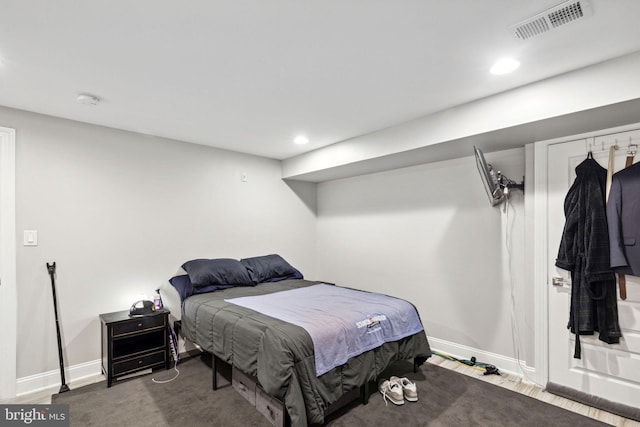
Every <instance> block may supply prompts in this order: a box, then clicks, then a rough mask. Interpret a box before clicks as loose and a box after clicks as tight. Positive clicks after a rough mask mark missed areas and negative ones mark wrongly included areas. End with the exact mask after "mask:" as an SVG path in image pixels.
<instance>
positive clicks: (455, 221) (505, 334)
mask: <svg viewBox="0 0 640 427" xmlns="http://www.w3.org/2000/svg"><path fill="white" fill-rule="evenodd" d="M469 154H471V153H469ZM486 157H487V160H488V161H489V162H490V163H492V164H494V165H495V166H496V167H497V168H498V169H500V170H501V171H502V172H503V173H504V174H505V175H506V176H508V177H510V178H511V179H513V180H516V181H518V182H520V181H521V180H522V177H523V176H524V170H525V154H524V149H512V150H507V151H501V152H496V153H491V154H488V155H487V156H486ZM512 194H513V196H512V199H511V201H512V204H511V210H510V211H509V217H508V218H507V215H506V212H505V211H503V209H502V208H499V207H491V206H490V204H489V201H488V198H487V196H486V194H485V191H484V189H483V187H482V183H481V181H480V176H479V175H478V171H477V169H476V165H475V160H474V158H473V156H470V157H465V158H460V159H455V160H448V161H443V162H438V163H431V164H426V165H421V166H413V167H408V168H403V169H397V170H392V171H386V172H380V173H375V174H370V175H362V176H358V177H353V178H345V179H341V180H335V181H328V182H325V183H321V184H318V250H317V253H318V261H319V271H320V273H321V278H322V280H326V281H332V282H336V283H339V284H343V285H346V286H351V287H355V288H359V289H366V290H371V291H376V292H383V293H387V294H390V295H394V296H398V297H402V298H406V299H408V300H409V301H411V302H413V303H414V304H415V305H416V307H417V308H418V311H419V313H420V316H421V319H422V321H423V323H424V325H425V329H426V332H427V334H428V335H429V337H430V338H434V339H435V340H436V341H439V340H442V341H445V342H449V343H454V344H455V345H457V346H459V347H458V348H459V349H463V348H465V347H469V348H472V349H480V350H482V351H483V352H485V353H487V352H488V353H494V354H497V355H500V356H505V357H507V358H513V357H514V356H515V351H514V347H513V344H512V337H513V335H512V329H511V283H512V282H511V281H513V284H514V286H515V288H514V289H515V295H514V299H515V301H516V317H517V319H518V325H519V326H518V329H519V333H520V334H521V335H520V340H521V341H522V345H521V348H520V350H519V351H520V353H521V354H520V357H521V358H522V359H524V360H527V364H528V365H529V366H531V365H533V360H534V357H533V351H532V350H533V335H532V332H531V329H532V327H531V325H527V324H525V323H527V322H531V319H532V318H533V290H532V289H527V288H525V282H526V278H525V275H524V271H525V259H524V248H525V243H524V236H525V221H524V197H523V195H522V193H521V192H519V191H514V192H513V193H512ZM507 219H508V224H509V226H510V227H507ZM508 228H509V230H508V231H507V229H508ZM507 232H508V233H509V238H508V239H507V236H506V233H507ZM506 242H508V243H509V248H510V252H511V257H510V260H511V264H509V262H508V260H509V257H508V254H507V246H506ZM432 345H433V346H434V347H438V342H436V343H435V345H434V343H432ZM472 355H474V354H461V356H465V357H471V356H472ZM476 355H477V354H476ZM479 360H480V359H479Z"/></svg>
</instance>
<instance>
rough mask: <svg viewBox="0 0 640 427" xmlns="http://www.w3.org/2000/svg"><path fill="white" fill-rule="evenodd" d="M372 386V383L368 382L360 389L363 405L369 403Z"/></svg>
mask: <svg viewBox="0 0 640 427" xmlns="http://www.w3.org/2000/svg"><path fill="white" fill-rule="evenodd" d="M370 386H371V381H367V382H365V383H364V384H363V385H362V387H360V398H361V400H362V404H363V405H366V404H367V403H369V393H370V390H371V389H370V388H369V387H370Z"/></svg>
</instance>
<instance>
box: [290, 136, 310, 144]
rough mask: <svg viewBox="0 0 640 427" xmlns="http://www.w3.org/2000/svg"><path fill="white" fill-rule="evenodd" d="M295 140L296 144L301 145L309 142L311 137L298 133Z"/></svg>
mask: <svg viewBox="0 0 640 427" xmlns="http://www.w3.org/2000/svg"><path fill="white" fill-rule="evenodd" d="M293 142H295V143H296V144H299V145H304V144H307V143H309V138H307V137H306V136H304V135H298V136H296V137H295V139H294V140H293Z"/></svg>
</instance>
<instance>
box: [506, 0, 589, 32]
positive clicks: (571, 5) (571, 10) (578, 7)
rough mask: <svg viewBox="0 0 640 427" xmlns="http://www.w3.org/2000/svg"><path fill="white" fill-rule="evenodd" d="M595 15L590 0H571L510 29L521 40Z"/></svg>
mask: <svg viewBox="0 0 640 427" xmlns="http://www.w3.org/2000/svg"><path fill="white" fill-rule="evenodd" d="M591 15H593V10H592V9H591V3H590V2H589V0H579V1H575V0H569V1H565V2H562V3H561V4H559V5H557V6H554V7H552V8H550V9H547V10H545V11H544V12H542V13H539V14H537V15H535V16H532V17H531V18H528V19H525V20H524V21H522V22H519V23H517V24H515V25H512V26H510V27H509V29H510V30H511V31H512V32H513V34H514V35H515V36H516V37H517V38H519V39H520V40H527V39H530V38H531V37H535V36H538V35H540V34H543V33H546V32H547V31H551V30H553V29H555V28H558V27H561V26H563V25H565V24H569V23H571V22H575V21H578V20H581V19H583V18H586V17H588V16H591Z"/></svg>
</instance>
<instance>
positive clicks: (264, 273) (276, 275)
mask: <svg viewBox="0 0 640 427" xmlns="http://www.w3.org/2000/svg"><path fill="white" fill-rule="evenodd" d="M240 262H241V263H242V264H244V265H245V266H246V267H247V270H248V271H249V275H250V276H251V279H252V280H253V282H254V283H264V282H279V281H281V280H289V279H302V278H303V277H302V273H300V272H299V271H298V270H296V269H295V268H293V267H292V266H291V264H289V263H288V262H287V261H285V260H284V258H282V257H281V256H280V255H276V254H272V255H265V256H258V257H253V258H244V259H241V260H240Z"/></svg>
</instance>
